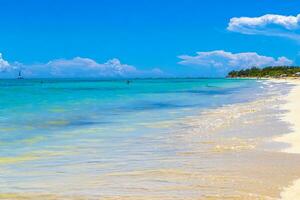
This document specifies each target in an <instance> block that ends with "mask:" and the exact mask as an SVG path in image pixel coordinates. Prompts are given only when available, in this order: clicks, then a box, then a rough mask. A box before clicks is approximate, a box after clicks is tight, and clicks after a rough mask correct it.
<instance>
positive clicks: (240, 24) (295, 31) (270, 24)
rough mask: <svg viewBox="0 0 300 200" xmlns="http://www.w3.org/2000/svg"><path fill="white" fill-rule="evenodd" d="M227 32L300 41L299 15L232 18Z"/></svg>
mask: <svg viewBox="0 0 300 200" xmlns="http://www.w3.org/2000/svg"><path fill="white" fill-rule="evenodd" d="M227 30H229V31H232V32H238V33H242V34H249V35H266V36H278V37H286V38H289V39H293V40H298V41H300V14H298V15H296V16H291V15H290V16H285V15H275V14H266V15H263V16H260V17H234V18H231V19H230V22H229V24H228V27H227Z"/></svg>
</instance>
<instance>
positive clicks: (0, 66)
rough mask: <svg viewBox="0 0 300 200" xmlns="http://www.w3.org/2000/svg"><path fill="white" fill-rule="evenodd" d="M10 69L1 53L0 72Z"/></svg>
mask: <svg viewBox="0 0 300 200" xmlns="http://www.w3.org/2000/svg"><path fill="white" fill-rule="evenodd" d="M9 69H10V64H9V63H8V62H7V61H6V60H4V59H3V57H2V53H0V72H4V71H7V70H9Z"/></svg>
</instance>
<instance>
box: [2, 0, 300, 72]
mask: <svg viewBox="0 0 300 200" xmlns="http://www.w3.org/2000/svg"><path fill="white" fill-rule="evenodd" d="M0 5H1V11H0V19H1V20H0V78H15V77H16V76H17V74H18V72H19V71H20V70H21V71H22V74H23V76H24V77H25V78H56V77H58V78H65V77H66V78H77V77H78V78H79V77H84V78H86V77H91V78H103V77H104V78H106V77H108V78H110V77H222V76H225V75H226V74H227V73H228V72H229V71H231V70H237V69H242V68H247V67H253V66H256V67H264V66H275V65H300V15H298V14H299V13H300V11H299V8H300V1H297V0H242V1H241V0H76V1H75V0H40V1H37V0H0Z"/></svg>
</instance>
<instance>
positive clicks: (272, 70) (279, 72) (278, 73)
mask: <svg viewBox="0 0 300 200" xmlns="http://www.w3.org/2000/svg"><path fill="white" fill-rule="evenodd" d="M282 76H284V77H294V76H300V67H299V66H273V67H265V68H258V67H252V68H248V69H242V70H233V71H231V72H229V73H228V77H232V78H233V77H282Z"/></svg>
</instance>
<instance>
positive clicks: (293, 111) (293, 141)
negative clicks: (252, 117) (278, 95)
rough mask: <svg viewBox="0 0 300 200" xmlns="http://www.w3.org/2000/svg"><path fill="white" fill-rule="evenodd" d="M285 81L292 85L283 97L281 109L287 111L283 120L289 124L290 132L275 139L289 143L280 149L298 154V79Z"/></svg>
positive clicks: (299, 109)
mask: <svg viewBox="0 0 300 200" xmlns="http://www.w3.org/2000/svg"><path fill="white" fill-rule="evenodd" d="M286 82H287V83H289V84H293V85H294V87H293V88H292V89H291V91H290V92H289V94H288V95H287V96H286V97H285V100H286V103H285V104H284V105H283V109H284V110H286V111H287V113H286V114H285V115H284V117H283V120H284V121H286V122H288V123H289V124H290V125H291V128H292V132H290V133H288V134H286V135H283V136H280V137H278V138H275V141H277V142H282V143H286V144H288V145H289V146H288V147H287V148H285V149H283V150H282V151H283V152H286V153H298V154H300V80H288V81H286Z"/></svg>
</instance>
